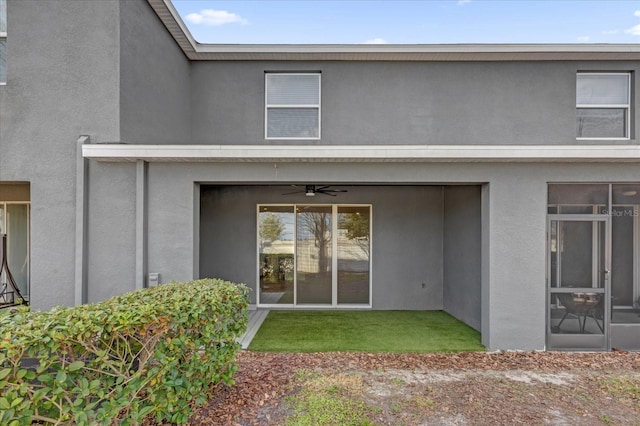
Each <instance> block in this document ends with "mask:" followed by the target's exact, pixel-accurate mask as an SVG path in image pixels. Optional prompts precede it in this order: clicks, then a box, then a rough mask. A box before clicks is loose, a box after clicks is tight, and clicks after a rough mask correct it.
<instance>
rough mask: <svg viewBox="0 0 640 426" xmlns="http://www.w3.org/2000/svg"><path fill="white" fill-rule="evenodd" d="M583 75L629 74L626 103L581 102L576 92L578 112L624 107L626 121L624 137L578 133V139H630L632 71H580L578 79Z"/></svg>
mask: <svg viewBox="0 0 640 426" xmlns="http://www.w3.org/2000/svg"><path fill="white" fill-rule="evenodd" d="M581 75H589V76H596V75H617V76H620V75H626V76H627V103H626V104H579V103H577V94H576V114H577V113H578V110H579V109H624V110H625V123H626V127H625V129H624V132H625V136H624V137H601V138H591V137H579V136H577V135H576V140H587V141H588V140H618V141H619V140H630V139H631V73H630V72H579V73H577V74H576V81H577V79H578V76H581Z"/></svg>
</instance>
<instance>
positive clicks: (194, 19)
mask: <svg viewBox="0 0 640 426" xmlns="http://www.w3.org/2000/svg"><path fill="white" fill-rule="evenodd" d="M185 19H186V20H187V21H189V22H191V23H193V24H204V25H210V26H213V27H217V26H220V25H225V24H247V23H248V21H247V20H246V19H244V18H243V17H242V16H240V15H237V14H235V13H231V12H227V11H226V10H214V9H203V10H201V11H200V12H199V13H190V14H188V15H187V16H185Z"/></svg>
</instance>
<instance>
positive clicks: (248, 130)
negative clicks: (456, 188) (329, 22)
mask: <svg viewBox="0 0 640 426" xmlns="http://www.w3.org/2000/svg"><path fill="white" fill-rule="evenodd" d="M192 67H193V72H192V86H191V95H192V111H193V115H192V127H193V129H192V131H193V142H194V143H214V144H264V143H276V142H274V141H268V142H267V141H265V140H264V73H265V71H320V72H322V140H321V141H304V142H302V143H306V144H314V143H321V144H329V145H331V144H497V145H508V144H516V145H531V144H576V143H577V142H576V135H575V120H576V112H575V107H576V105H575V102H576V95H575V81H576V72H577V71H579V70H580V71H584V70H606V69H611V70H618V71H638V68H637V64H630V63H629V62H625V63H616V62H610V63H606V64H603V63H588V62H537V63H533V62H478V63H473V62H450V63H447V62H441V63H438V62H194V63H193V64H192ZM635 113H636V119H637V118H639V116H638V112H637V111H635ZM285 143H293V142H291V141H287V142H285ZM580 143H583V142H580ZM588 143H595V142H588Z"/></svg>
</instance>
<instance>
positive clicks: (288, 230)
mask: <svg viewBox="0 0 640 426" xmlns="http://www.w3.org/2000/svg"><path fill="white" fill-rule="evenodd" d="M272 209H274V210H275V209H276V208H270V207H262V208H261V209H260V210H262V211H261V212H260V222H261V223H262V219H263V217H264V216H266V215H273V216H276V217H277V218H278V219H280V222H281V223H282V224H283V225H284V231H282V234H280V238H278V239H279V240H280V241H293V229H294V228H293V212H292V213H289V212H274V211H271V210H272ZM291 210H293V208H291Z"/></svg>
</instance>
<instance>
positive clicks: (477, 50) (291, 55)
mask: <svg viewBox="0 0 640 426" xmlns="http://www.w3.org/2000/svg"><path fill="white" fill-rule="evenodd" d="M147 2H148V3H149V5H150V6H151V8H152V9H153V10H154V11H155V12H156V14H157V15H158V17H159V18H160V20H161V21H162V23H163V24H164V25H165V27H166V28H167V30H168V31H169V33H170V34H171V35H172V37H173V38H174V40H175V41H176V42H177V43H178V45H179V46H180V48H181V49H182V50H183V52H184V53H185V55H186V56H187V57H188V58H189V59H191V60H234V61H241V60H245V61H249V60H271V61H277V60H283V61H289V60H316V61H532V60H535V61H545V60H547V61H551V60H568V61H578V60H599V61H603V60H604V61H614V60H640V44H604V43H603V44H566V43H564V44H535V43H527V44H206V43H199V42H197V41H196V40H195V38H194V37H193V35H192V34H191V32H190V31H189V29H188V27H187V26H186V24H185V23H184V21H183V20H182V18H181V17H180V15H179V13H178V12H177V10H176V9H175V7H174V6H173V4H172V3H171V0H147Z"/></svg>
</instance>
